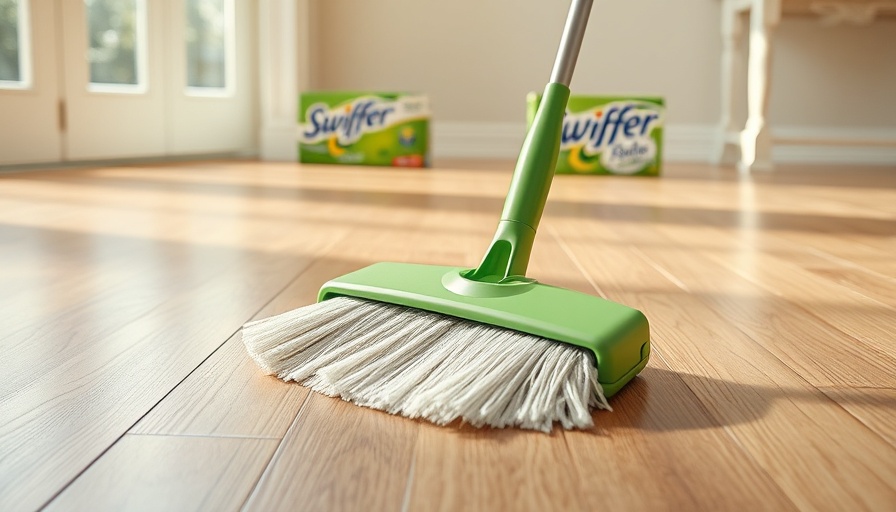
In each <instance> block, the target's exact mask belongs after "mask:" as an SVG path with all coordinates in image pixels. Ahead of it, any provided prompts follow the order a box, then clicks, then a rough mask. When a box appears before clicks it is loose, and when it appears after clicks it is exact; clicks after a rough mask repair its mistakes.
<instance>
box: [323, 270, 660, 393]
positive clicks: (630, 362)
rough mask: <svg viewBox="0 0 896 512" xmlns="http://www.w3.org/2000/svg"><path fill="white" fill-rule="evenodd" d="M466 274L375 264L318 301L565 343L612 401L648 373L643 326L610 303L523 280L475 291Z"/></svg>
mask: <svg viewBox="0 0 896 512" xmlns="http://www.w3.org/2000/svg"><path fill="white" fill-rule="evenodd" d="M463 272H466V269H463V268H458V267H443V266H436V265H416V264H411V263H376V264H374V265H371V266H369V267H365V268H362V269H360V270H357V271H355V272H352V273H350V274H346V275H344V276H342V277H338V278H336V279H333V280H331V281H329V282H327V283H326V284H324V286H323V287H322V288H321V290H320V295H319V297H318V299H319V300H320V301H324V300H327V299H331V298H333V297H340V296H343V297H358V298H362V299H370V300H375V301H380V302H387V303H390V304H398V305H402V306H409V307H413V308H417V309H423V310H427V311H433V312H436V313H440V314H443V315H450V316H455V317H459V318H464V319H467V320H472V321H474V322H480V323H485V324H490V325H496V326H499V327H504V328H507V329H514V330H517V331H521V332H524V333H527V334H532V335H535V336H541V337H544V338H548V339H552V340H556V341H560V342H564V343H569V344H572V345H576V346H579V347H582V348H585V349H588V350H590V351H591V352H592V353H594V357H595V360H596V362H597V368H598V380H599V382H600V384H601V386H602V387H603V390H604V395H605V396H607V397H610V396H613V395H615V394H616V393H617V392H618V391H619V390H620V389H621V388H622V387H623V386H624V385H625V384H626V383H628V382H629V381H630V380H632V379H633V378H634V377H635V376H636V375H637V374H638V373H640V371H641V370H642V369H643V368H644V367H645V366H646V365H647V360H648V358H649V356H650V332H649V328H648V324H647V318H645V317H644V315H643V314H642V313H641V312H640V311H638V310H636V309H632V308H630V307H627V306H623V305H621V304H617V303H615V302H611V301H608V300H604V299H601V298H599V297H594V296H591V295H587V294H584V293H579V292H576V291H572V290H565V289H563V288H556V287H554V286H549V285H545V284H541V283H538V282H535V281H533V280H528V279H519V280H515V281H512V282H508V283H500V284H499V283H481V282H475V281H471V280H469V279H466V278H464V277H462V275H461V274H462V273H463Z"/></svg>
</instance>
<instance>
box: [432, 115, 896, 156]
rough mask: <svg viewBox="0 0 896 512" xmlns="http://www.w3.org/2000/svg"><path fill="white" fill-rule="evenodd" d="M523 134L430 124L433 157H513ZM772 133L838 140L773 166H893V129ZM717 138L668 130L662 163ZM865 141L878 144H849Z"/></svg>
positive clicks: (704, 127) (695, 128)
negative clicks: (796, 164)
mask: <svg viewBox="0 0 896 512" xmlns="http://www.w3.org/2000/svg"><path fill="white" fill-rule="evenodd" d="M525 129H526V126H525V123H464V122H434V123H433V125H432V152H433V155H434V156H436V157H458V158H514V157H516V155H517V153H518V152H519V149H520V146H521V145H522V143H523V137H524V136H525ZM773 133H774V136H776V137H782V138H787V139H800V140H803V141H812V140H817V141H829V140H834V141H837V144H835V145H830V144H807V145H784V144H779V145H777V146H775V147H774V149H773V152H772V158H773V160H774V161H775V162H777V163H803V164H855V165H896V130H894V129H888V128H855V129H840V128H816V127H803V126H790V127H780V128H775V129H773ZM720 136H721V134H720V133H719V128H718V125H716V124H670V125H667V126H666V132H665V145H664V148H663V157H664V159H665V160H666V161H667V162H712V161H713V158H714V156H715V148H716V144H717V141H718V137H720ZM867 140H874V141H878V144H872V145H850V143H851V141H857V142H858V141H867Z"/></svg>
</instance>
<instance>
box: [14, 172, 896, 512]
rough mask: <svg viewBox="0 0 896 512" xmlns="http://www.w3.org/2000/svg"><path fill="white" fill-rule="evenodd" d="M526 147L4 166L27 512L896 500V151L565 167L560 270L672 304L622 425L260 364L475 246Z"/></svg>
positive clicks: (470, 257)
mask: <svg viewBox="0 0 896 512" xmlns="http://www.w3.org/2000/svg"><path fill="white" fill-rule="evenodd" d="M510 165H511V164H510V163H503V162H499V163H483V162H480V163H464V162H455V163H448V164H447V165H443V166H440V168H438V169H435V170H430V171H413V170H381V169H372V168H371V169H362V168H335V167H312V166H305V167H300V166H297V165H292V164H259V163H254V162H202V163H190V164H183V165H156V166H136V167H121V168H96V169H93V168H92V169H83V170H65V171H54V172H27V173H20V174H4V175H0V326H2V328H0V349H2V357H0V376H2V377H0V510H4V511H17V510H33V509H38V508H41V507H47V508H48V509H50V510H66V511H68V510H92V511H96V510H116V511H117V510H141V509H142V510H166V511H167V510H212V511H223V510H236V509H240V508H243V509H246V510H258V511H269V510H313V511H321V510H365V511H367V510H371V511H376V510H394V511H399V510H426V511H429V510H445V511H454V510H508V511H510V510H513V511H517V510H598V509H600V510H614V511H620V510H651V511H658V510H672V511H691V510H712V511H718V510H751V511H753V510H839V511H853V510H880V511H893V510H896V257H894V254H896V168H877V169H862V168H823V169H815V170H813V169H798V168H785V169H782V170H779V171H777V172H776V173H774V174H771V175H758V176H755V177H754V178H752V179H750V178H745V177H739V176H738V175H737V174H736V173H735V172H734V171H732V170H726V169H717V168H712V167H706V166H702V167H701V166H673V167H671V168H670V169H668V172H667V175H666V176H665V177H663V178H660V179H647V178H625V177H612V178H609V177H587V176H560V177H558V178H557V179H556V181H555V184H554V189H553V190H552V193H551V198H550V204H549V206H548V208H547V212H546V216H545V219H544V222H543V223H542V227H541V229H540V231H539V233H540V234H539V237H538V240H537V242H536V249H535V253H534V256H533V261H532V265H531V269H530V270H531V272H530V275H532V276H533V277H535V278H537V279H539V280H541V281H543V282H547V283H550V284H555V285H559V286H563V287H567V288H572V289H576V290H581V291H585V292H588V293H593V294H597V295H601V296H604V297H608V298H610V299H612V300H615V301H618V302H622V303H625V304H628V305H631V306H634V307H638V308H640V309H642V310H643V311H644V312H645V313H646V314H647V317H648V318H649V319H650V321H651V332H652V339H653V355H652V358H651V360H650V364H649V366H648V367H647V369H646V370H645V371H644V372H643V373H642V375H641V377H640V378H638V379H636V380H635V381H634V382H633V383H632V384H631V385H630V386H628V387H627V388H626V389H625V390H624V391H622V392H621V393H620V394H619V395H617V396H616V397H615V398H614V399H613V400H612V401H611V404H612V406H613V408H614V411H613V412H606V411H601V412H596V413H595V415H594V416H595V418H594V419H595V423H596V424H597V427H596V428H595V429H594V430H593V431H579V432H562V431H555V432H554V433H553V434H551V435H545V434H540V433H529V432H521V431H515V430H509V431H495V430H476V429H473V428H469V427H464V426H458V425H454V426H450V427H437V426H433V425H429V424H424V423H420V422H416V421H411V420H407V419H403V418H398V417H393V416H389V415H387V414H384V413H381V412H376V411H371V410H368V409H363V408H359V407H355V406H353V405H350V404H348V403H345V402H342V401H340V400H337V399H331V398H327V397H324V396H320V395H317V394H311V393H309V392H308V391H307V390H305V389H303V388H301V387H299V386H297V385H294V384H284V383H282V382H280V381H277V380H276V379H274V378H272V377H267V376H264V375H262V374H261V372H260V371H259V370H258V369H257V368H256V367H255V366H254V364H253V363H252V362H251V361H250V360H249V358H248V357H247V356H246V354H245V353H244V351H243V348H242V346H241V341H240V335H239V328H240V325H241V324H243V323H244V322H246V321H247V320H249V319H251V318H259V317H264V316H267V315H271V314H274V313H278V312H282V311H285V310H289V309H292V308H295V307H298V306H301V305H304V304H307V303H310V302H312V301H313V300H314V298H315V292H316V290H317V288H318V286H320V285H321V284H322V283H323V282H324V281H325V280H327V279H329V278H331V277H334V276H337V275H340V274H342V273H345V272H347V271H350V270H353V269H357V268H359V267H361V266H364V265H367V264H369V263H372V262H376V261H381V260H394V261H414V262H423V263H434V264H446V265H451V264H454V265H469V266H472V265H475V264H476V263H477V262H478V257H479V256H480V253H481V251H483V250H484V248H485V246H486V244H487V242H488V241H489V239H490V236H491V234H492V230H493V228H494V226H495V224H496V222H497V218H498V214H499V212H500V209H501V204H502V199H501V196H502V195H503V193H504V192H505V190H506V187H507V184H508V182H509V169H510Z"/></svg>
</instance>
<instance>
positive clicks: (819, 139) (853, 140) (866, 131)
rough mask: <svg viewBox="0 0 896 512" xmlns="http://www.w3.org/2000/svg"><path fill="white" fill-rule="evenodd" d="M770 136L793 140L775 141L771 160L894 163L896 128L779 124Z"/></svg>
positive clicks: (895, 157)
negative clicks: (846, 127) (819, 126)
mask: <svg viewBox="0 0 896 512" xmlns="http://www.w3.org/2000/svg"><path fill="white" fill-rule="evenodd" d="M772 136H773V137H775V138H780V139H785V141H786V140H789V141H800V142H794V143H784V142H781V143H777V144H775V146H774V147H773V148H772V161H774V162H776V163H782V164H784V163H794V164H858V165H896V129H892V128H848V129H844V128H826V127H825V128H818V127H811V126H782V127H780V128H773V129H772Z"/></svg>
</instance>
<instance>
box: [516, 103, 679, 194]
mask: <svg viewBox="0 0 896 512" xmlns="http://www.w3.org/2000/svg"><path fill="white" fill-rule="evenodd" d="M540 101H541V94H539V93H530V94H529V96H528V97H527V107H528V108H527V114H528V120H529V124H531V123H532V120H533V119H534V118H535V112H536V111H537V110H538V104H539V102H540ZM664 119H665V106H664V101H663V99H662V98H658V97H625V96H571V97H570V98H569V103H568V105H567V107H566V117H565V118H564V120H563V132H562V135H561V140H560V156H559V158H558V159H557V170H556V172H557V173H558V174H622V175H639V176H659V175H660V171H661V169H662V160H663V159H662V153H663V122H664Z"/></svg>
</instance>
